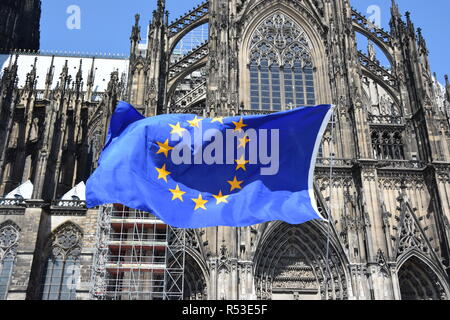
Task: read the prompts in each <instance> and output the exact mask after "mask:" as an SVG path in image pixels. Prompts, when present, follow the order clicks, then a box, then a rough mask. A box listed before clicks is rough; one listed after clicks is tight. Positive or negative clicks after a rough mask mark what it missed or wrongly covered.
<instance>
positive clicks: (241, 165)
mask: <svg viewBox="0 0 450 320" xmlns="http://www.w3.org/2000/svg"><path fill="white" fill-rule="evenodd" d="M235 161H236V163H237V167H236V171H238V170H239V169H243V170H244V171H247V168H246V167H245V165H246V164H247V163H249V162H250V161H248V160H245V158H244V155H242V156H241V158H240V159H239V160H235Z"/></svg>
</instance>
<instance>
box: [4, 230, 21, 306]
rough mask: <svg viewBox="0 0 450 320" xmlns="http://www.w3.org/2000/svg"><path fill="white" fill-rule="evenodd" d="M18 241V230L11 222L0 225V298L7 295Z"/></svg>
mask: <svg viewBox="0 0 450 320" xmlns="http://www.w3.org/2000/svg"><path fill="white" fill-rule="evenodd" d="M18 242H19V230H18V228H17V227H16V226H15V225H14V224H13V223H10V222H6V223H4V224H2V225H0V300H5V299H6V298H7V296H8V288H9V283H10V281H11V275H12V272H13V266H14V260H15V258H16V251H17V246H18Z"/></svg>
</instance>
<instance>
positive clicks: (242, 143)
mask: <svg viewBox="0 0 450 320" xmlns="http://www.w3.org/2000/svg"><path fill="white" fill-rule="evenodd" d="M250 141H251V140H250V139H249V137H247V136H245V137H243V138H242V139H239V146H238V148H244V149H245V147H246V146H247V143H249V142H250Z"/></svg>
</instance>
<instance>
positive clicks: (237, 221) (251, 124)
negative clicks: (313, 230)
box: [86, 102, 333, 228]
mask: <svg viewBox="0 0 450 320" xmlns="http://www.w3.org/2000/svg"><path fill="white" fill-rule="evenodd" d="M332 109H333V107H332V106H331V105H321V106H316V107H303V108H298V109H295V110H291V111H285V112H279V113H274V114H270V115H266V116H245V117H240V116H236V117H225V118H222V117H216V118H202V117H198V116H195V115H189V114H166V115H160V116H156V117H150V118H145V117H143V116H142V115H141V114H140V113H139V112H137V111H136V110H135V109H134V108H133V107H132V106H131V105H129V104H128V103H125V102H120V103H119V104H118V106H117V108H116V110H115V112H114V114H113V116H112V119H111V123H110V128H109V133H108V137H107V141H106V146H105V149H104V150H103V152H102V154H101V157H100V160H99V166H98V168H97V170H96V171H95V172H94V173H93V174H92V176H91V177H90V178H89V180H88V182H87V186H86V199H87V206H88V207H89V208H92V207H95V206H99V205H103V204H112V203H120V204H123V205H125V206H127V207H130V208H134V209H138V210H143V211H147V212H151V213H152V214H154V215H156V216H157V217H158V218H160V219H161V220H163V221H164V222H165V223H167V224H169V225H172V226H174V227H179V228H204V227H211V226H232V227H243V226H249V225H255V224H259V223H263V222H268V221H274V220H282V221H285V222H288V223H290V224H300V223H304V222H307V221H310V220H314V219H323V218H322V217H321V216H320V214H319V212H318V210H317V204H316V200H315V197H314V190H313V175H314V166H315V162H316V156H317V153H318V150H319V146H320V143H321V140H322V136H323V132H324V131H325V129H326V127H327V124H328V121H329V119H330V116H331V114H332Z"/></svg>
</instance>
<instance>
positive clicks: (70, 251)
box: [41, 224, 82, 300]
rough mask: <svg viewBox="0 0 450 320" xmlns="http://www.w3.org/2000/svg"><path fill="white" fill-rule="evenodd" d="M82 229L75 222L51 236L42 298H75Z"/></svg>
mask: <svg viewBox="0 0 450 320" xmlns="http://www.w3.org/2000/svg"><path fill="white" fill-rule="evenodd" d="M81 240H82V233H81V231H80V230H79V229H78V228H77V227H76V226H75V225H73V224H67V225H65V226H63V227H62V228H60V229H59V230H57V231H56V232H55V233H54V234H53V235H52V238H51V242H50V246H49V250H50V253H49V258H48V260H47V264H46V267H45V270H44V277H43V283H42V291H41V293H42V300H75V299H76V286H77V282H78V278H79V269H80V254H81Z"/></svg>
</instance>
